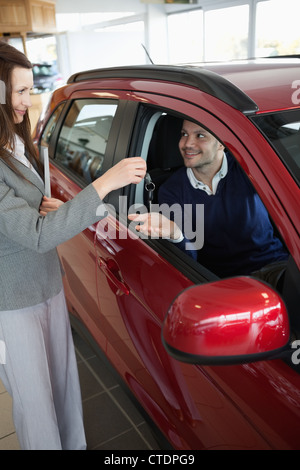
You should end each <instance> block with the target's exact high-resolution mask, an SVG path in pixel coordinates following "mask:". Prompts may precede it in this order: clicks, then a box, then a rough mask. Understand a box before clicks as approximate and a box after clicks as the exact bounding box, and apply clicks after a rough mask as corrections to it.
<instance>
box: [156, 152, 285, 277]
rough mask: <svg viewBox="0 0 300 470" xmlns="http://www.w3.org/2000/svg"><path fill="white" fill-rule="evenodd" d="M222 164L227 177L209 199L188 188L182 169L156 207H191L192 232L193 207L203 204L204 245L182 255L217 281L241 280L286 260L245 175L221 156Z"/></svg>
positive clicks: (162, 191)
mask: <svg viewBox="0 0 300 470" xmlns="http://www.w3.org/2000/svg"><path fill="white" fill-rule="evenodd" d="M227 159H228V173H227V175H226V176H225V177H224V178H223V179H221V180H220V182H219V184H218V187H217V191H216V194H215V195H208V194H207V193H206V192H205V191H203V190H200V189H195V188H193V186H192V185H191V183H190V181H189V179H188V176H187V172H186V168H185V167H183V168H181V169H179V170H178V171H177V172H176V173H175V174H174V175H172V176H171V177H170V178H169V179H168V180H167V181H166V182H165V183H164V184H163V185H162V186H161V188H160V190H159V204H163V203H166V204H168V205H169V206H171V205H173V204H175V203H177V204H180V205H181V206H182V207H183V206H184V205H185V204H189V205H192V207H193V209H192V217H193V222H192V228H193V231H195V229H196V223H195V221H196V208H197V204H204V245H203V247H202V248H201V249H200V250H198V251H197V252H195V251H193V250H189V251H187V253H188V254H190V255H191V256H193V257H194V258H196V259H198V261H199V263H201V264H203V265H204V266H205V267H207V268H208V269H210V270H211V271H213V272H214V273H215V274H217V275H218V276H219V277H227V276H234V275H243V274H244V275H247V274H250V273H251V272H253V271H256V270H259V269H260V268H262V267H263V266H266V265H267V264H270V263H272V262H275V261H280V260H285V259H287V257H288V254H287V252H286V250H285V248H284V247H283V245H282V243H281V241H280V240H279V239H278V238H277V237H276V236H275V235H274V231H273V226H272V224H271V222H270V219H269V216H268V213H267V211H266V209H265V207H264V205H263V203H262V201H261V199H260V198H259V196H258V194H257V193H256V191H255V190H254V188H253V186H252V185H251V183H250V181H249V180H248V178H247V176H246V175H245V174H244V172H243V170H242V169H241V168H240V166H239V165H238V163H237V162H236V161H235V159H234V157H232V156H231V155H228V154H227ZM183 212H184V211H182V216H183V219H182V228H183V230H182V231H183V233H184V213H183ZM198 217H199V215H198ZM186 243H187V240H186V239H185V240H183V242H181V243H180V244H179V246H180V248H182V249H186V248H187V244H186Z"/></svg>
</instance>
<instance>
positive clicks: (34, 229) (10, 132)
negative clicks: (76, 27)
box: [0, 42, 145, 450]
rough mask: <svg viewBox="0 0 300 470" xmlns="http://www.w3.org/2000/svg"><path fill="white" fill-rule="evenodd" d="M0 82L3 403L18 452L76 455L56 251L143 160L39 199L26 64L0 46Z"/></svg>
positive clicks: (79, 445)
mask: <svg viewBox="0 0 300 470" xmlns="http://www.w3.org/2000/svg"><path fill="white" fill-rule="evenodd" d="M0 80H1V83H0V85H1V86H3V84H4V86H5V99H3V96H2V97H1V102H0V262H1V265H0V340H1V341H2V342H3V343H4V344H5V351H6V361H5V364H0V379H1V380H2V382H3V383H4V386H5V387H6V389H7V391H8V392H9V393H10V394H11V396H12V398H13V418H14V423H15V428H16V432H17V436H18V439H19V443H20V446H21V448H22V449H24V450H25V449H28V450H61V449H69V450H76V449H78V450H80V449H85V448H86V441H85V434H84V429H83V420H82V405H81V394H80V386H79V380H78V371H77V364H76V359H75V353H74V345H73V340H72V336H71V329H70V325H69V317H68V312H67V309H66V303H65V297H64V293H63V287H62V276H61V271H60V264H59V259H58V255H57V252H56V246H57V245H59V244H60V243H63V242H64V241H66V240H68V239H70V238H72V237H73V236H75V235H77V234H78V233H80V232H81V231H82V230H84V229H85V228H87V227H88V226H90V225H91V224H93V223H95V222H97V221H98V220H100V218H101V217H99V216H97V215H96V211H97V208H99V205H100V204H102V200H103V198H104V197H105V196H106V195H107V194H108V193H109V192H110V191H112V190H114V189H118V188H120V187H123V186H125V185H127V184H130V183H135V184H137V183H139V182H140V181H141V179H142V178H143V177H144V175H145V162H144V161H143V160H142V159H141V158H139V157H136V158H128V159H124V160H122V161H121V162H119V163H118V164H117V165H115V166H114V167H112V168H111V169H110V170H108V171H107V172H106V173H105V174H104V175H103V176H101V177H100V178H98V179H97V180H95V181H94V182H93V183H91V184H90V185H89V186H87V187H86V188H85V189H83V190H82V191H81V192H80V193H79V194H78V195H77V196H76V197H75V198H74V199H72V200H71V201H68V202H66V203H65V204H61V205H59V204H57V201H56V200H51V199H50V200H49V199H45V198H44V199H43V196H44V189H45V188H44V182H43V169H42V167H41V164H40V162H39V161H38V158H37V156H36V153H35V148H34V146H33V142H32V140H31V134H30V123H29V117H28V108H29V107H30V106H31V101H30V90H31V88H32V87H33V74H32V65H31V63H30V62H29V61H28V59H27V58H26V56H25V55H24V54H22V53H21V52H19V51H18V50H17V49H15V48H13V47H12V46H10V45H8V44H6V43H5V42H0ZM0 96H1V95H0ZM56 204H57V205H59V207H58V208H57V210H52V209H53V207H55V206H56ZM99 212H101V213H105V211H104V210H103V211H99ZM99 212H98V213H99ZM42 214H45V215H42Z"/></svg>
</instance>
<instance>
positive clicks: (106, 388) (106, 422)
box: [0, 333, 160, 450]
mask: <svg viewBox="0 0 300 470" xmlns="http://www.w3.org/2000/svg"><path fill="white" fill-rule="evenodd" d="M74 343H75V348H76V354H77V360H78V368H79V376H80V383H81V391H82V401H83V412H84V420H85V430H86V437H87V443H88V449H89V450H150V449H156V450H157V449H160V447H159V445H158V444H157V442H156V441H155V439H154V438H153V435H152V433H151V430H150V427H149V426H148V424H147V423H146V422H145V420H144V418H143V417H142V415H141V414H140V412H139V411H138V409H137V408H136V407H135V406H134V405H133V404H132V402H131V400H129V398H128V397H127V395H126V394H125V393H124V391H123V389H122V388H121V387H120V385H119V384H118V383H117V381H116V379H115V377H114V375H113V374H112V373H111V371H110V370H109V369H108V368H107V367H106V365H105V364H104V363H103V362H101V360H99V359H98V357H97V356H95V354H94V353H93V351H92V350H91V349H90V347H89V346H88V345H87V344H86V343H85V342H84V341H83V340H81V338H79V336H77V334H76V333H75V334H74ZM11 409H12V403H11V398H10V396H9V395H8V393H7V392H6V390H5V388H4V386H3V384H2V382H1V381H0V450H19V449H20V447H19V443H18V440H17V437H16V433H15V430H14V425H13V421H12V417H11V413H12V411H11Z"/></svg>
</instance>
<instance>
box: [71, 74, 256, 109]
mask: <svg viewBox="0 0 300 470" xmlns="http://www.w3.org/2000/svg"><path fill="white" fill-rule="evenodd" d="M106 78H138V79H144V80H147V79H148V80H164V81H170V82H175V83H182V84H184V85H190V86H194V87H196V88H198V89H199V90H201V91H204V92H205V93H208V94H209V95H212V96H214V97H216V98H218V99H220V100H222V101H224V102H225V103H227V104H229V105H230V106H232V107H233V108H236V109H238V110H239V111H241V112H242V113H244V114H253V113H256V112H257V111H258V106H257V104H256V103H255V102H254V101H253V100H252V99H251V98H249V96H248V95H246V94H245V93H244V92H243V91H242V90H240V88H238V87H236V86H235V85H234V84H233V83H231V82H230V81H228V80H226V79H225V78H224V77H222V76H221V75H219V74H217V73H215V72H211V71H210V70H207V69H205V68H202V67H195V66H185V67H182V66H171V65H170V66H169V65H166V66H157V65H141V66H128V67H112V68H103V69H95V70H87V71H84V72H79V73H75V74H73V75H72V76H71V77H70V78H69V80H68V83H77V82H81V81H85V80H97V79H106Z"/></svg>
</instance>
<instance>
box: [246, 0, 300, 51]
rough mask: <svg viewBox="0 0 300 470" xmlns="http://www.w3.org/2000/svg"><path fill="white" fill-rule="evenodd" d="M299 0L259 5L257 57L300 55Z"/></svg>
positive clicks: (276, 1) (275, 0)
mask: <svg viewBox="0 0 300 470" xmlns="http://www.w3.org/2000/svg"><path fill="white" fill-rule="evenodd" d="M299 17H300V2H299V0H284V2H283V1H282V0H270V1H268V2H260V3H258V4H257V12H256V51H255V55H256V57H269V56H277V55H289V54H300V29H299Z"/></svg>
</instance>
